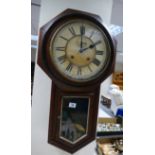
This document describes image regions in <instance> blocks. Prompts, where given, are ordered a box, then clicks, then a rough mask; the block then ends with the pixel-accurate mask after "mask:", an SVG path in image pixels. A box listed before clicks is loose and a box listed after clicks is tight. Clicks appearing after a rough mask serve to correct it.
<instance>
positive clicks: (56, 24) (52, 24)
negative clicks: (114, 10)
mask: <svg viewBox="0 0 155 155" xmlns="http://www.w3.org/2000/svg"><path fill="white" fill-rule="evenodd" d="M114 59H115V47H114V43H113V39H112V37H111V35H110V33H109V32H108V30H107V29H106V28H105V26H104V25H103V24H102V22H101V19H100V17H99V16H97V15H94V14H90V13H86V12H82V11H77V10H71V9H67V10H66V11H64V12H62V13H61V14H59V15H58V16H56V17H55V18H53V19H52V20H51V21H49V22H48V23H47V24H45V25H44V26H43V27H42V28H41V29H40V38H39V53H38V64H39V65H40V66H41V68H42V69H43V70H44V71H45V72H46V73H47V74H48V76H49V77H50V78H52V80H54V81H55V82H56V83H63V84H67V85H72V86H78V87H79V86H81V87H83V86H89V85H96V84H100V83H101V82H102V81H103V80H105V79H106V78H107V77H108V76H109V75H110V74H111V73H112V71H113V68H114Z"/></svg>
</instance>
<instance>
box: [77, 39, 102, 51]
mask: <svg viewBox="0 0 155 155" xmlns="http://www.w3.org/2000/svg"><path fill="white" fill-rule="evenodd" d="M100 43H101V40H99V41H97V42H96V43H93V44H91V45H89V46H88V47H86V48H81V49H80V53H82V52H84V51H86V50H87V49H89V48H90V49H91V48H94V47H95V46H96V45H98V44H100Z"/></svg>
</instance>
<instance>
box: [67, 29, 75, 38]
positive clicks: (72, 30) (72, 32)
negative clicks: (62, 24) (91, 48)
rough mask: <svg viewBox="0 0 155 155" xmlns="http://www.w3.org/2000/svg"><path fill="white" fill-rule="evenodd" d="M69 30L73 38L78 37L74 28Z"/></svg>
mask: <svg viewBox="0 0 155 155" xmlns="http://www.w3.org/2000/svg"><path fill="white" fill-rule="evenodd" d="M68 30H69V31H70V33H71V34H72V35H73V36H75V35H76V33H75V30H74V28H73V27H70V28H68Z"/></svg>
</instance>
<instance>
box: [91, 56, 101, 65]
mask: <svg viewBox="0 0 155 155" xmlns="http://www.w3.org/2000/svg"><path fill="white" fill-rule="evenodd" d="M92 63H93V64H95V65H96V66H99V65H100V63H101V62H100V61H99V60H98V59H96V58H95V59H94V60H93V61H92Z"/></svg>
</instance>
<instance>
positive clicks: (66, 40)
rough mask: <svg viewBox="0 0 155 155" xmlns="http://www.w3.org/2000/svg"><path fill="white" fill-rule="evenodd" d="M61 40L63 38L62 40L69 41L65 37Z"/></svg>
mask: <svg viewBox="0 0 155 155" xmlns="http://www.w3.org/2000/svg"><path fill="white" fill-rule="evenodd" d="M60 38H62V39H63V40H65V41H68V39H67V38H65V37H64V36H60Z"/></svg>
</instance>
